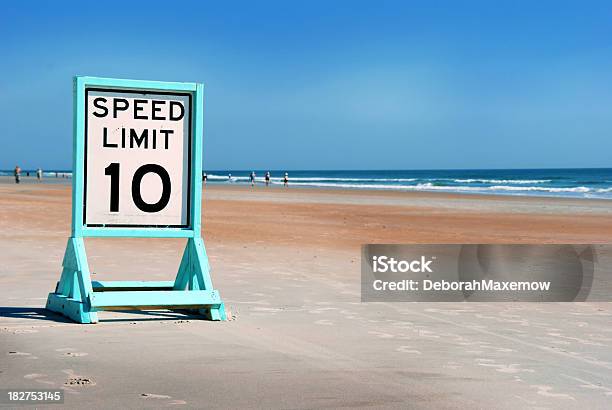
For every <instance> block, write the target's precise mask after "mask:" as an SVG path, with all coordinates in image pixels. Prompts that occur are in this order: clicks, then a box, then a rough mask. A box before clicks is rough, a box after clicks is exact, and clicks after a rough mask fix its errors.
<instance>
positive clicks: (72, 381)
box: [62, 369, 96, 387]
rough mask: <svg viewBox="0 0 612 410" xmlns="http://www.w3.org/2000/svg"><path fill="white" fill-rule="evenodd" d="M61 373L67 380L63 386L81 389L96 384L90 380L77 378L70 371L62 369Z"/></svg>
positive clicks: (77, 376) (72, 371)
mask: <svg viewBox="0 0 612 410" xmlns="http://www.w3.org/2000/svg"><path fill="white" fill-rule="evenodd" d="M62 372H63V373H65V374H66V375H68V379H67V380H66V381H65V382H64V386H69V387H81V386H95V385H96V383H95V382H94V381H93V380H92V379H91V378H89V377H83V376H79V375H77V374H76V373H75V372H74V370H72V369H64V370H62Z"/></svg>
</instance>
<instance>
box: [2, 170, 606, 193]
mask: <svg viewBox="0 0 612 410" xmlns="http://www.w3.org/2000/svg"><path fill="white" fill-rule="evenodd" d="M27 171H29V172H30V175H31V176H34V175H35V173H34V171H33V170H27ZM254 171H255V173H256V175H257V176H256V181H257V183H258V184H263V183H264V175H265V172H266V170H254ZM55 172H59V173H60V178H61V174H63V173H65V174H67V176H69V175H70V171H66V170H45V172H44V175H45V177H46V178H55ZM206 172H207V174H208V183H210V184H249V183H250V182H249V174H250V173H251V171H250V170H210V171H209V170H207V171H206ZM270 172H271V174H272V179H271V182H272V184H273V185H282V183H283V181H282V177H283V174H284V173H285V170H270ZM287 172H288V173H289V184H290V185H291V186H294V187H315V188H336V189H379V190H392V191H441V192H459V193H472V194H497V195H524V196H561V197H573V198H603V199H612V168H583V169H500V170H414V171H410V170H406V171H397V170H392V171H366V170H363V171H297V170H293V171H292V170H288V171H287ZM25 173H26V170H24V171H23V172H22V175H23V176H25ZM230 173H231V174H232V179H231V180H229V179H228V174H230ZM0 175H4V176H12V175H13V172H12V170H4V171H0Z"/></svg>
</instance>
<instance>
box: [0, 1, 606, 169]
mask: <svg viewBox="0 0 612 410" xmlns="http://www.w3.org/2000/svg"><path fill="white" fill-rule="evenodd" d="M0 39H1V42H0V60H1V63H0V112H1V114H0V118H1V119H2V121H1V122H0V142H1V144H0V145H1V149H0V169H11V168H12V167H14V166H15V164H17V163H19V164H20V165H21V166H22V167H23V168H32V167H38V166H42V167H45V168H47V169H50V168H64V169H68V168H70V166H71V159H70V158H71V155H72V153H71V150H72V146H71V138H72V135H71V133H72V125H71V121H72V100H71V93H72V83H71V81H72V76H74V75H77V74H79V75H93V76H106V77H120V78H135V79H153V80H170V81H198V82H204V83H205V86H206V97H205V98H206V108H205V136H204V138H205V142H204V148H205V149H204V161H205V168H207V169H227V168H231V169H418V168H530V167H537V168H543V167H610V166H612V3H611V2H609V1H608V2H606V1H602V2H582V1H573V2H565V1H507V2H506V1H423V2H410V1H406V2H388V1H383V2H380V1H371V2H356V1H347V2H340V1H323V2H316V1H304V2H263V1H255V2H244V3H242V2H193V3H191V2H180V1H177V2H170V1H163V2H156V1H146V2H132V1H126V0H123V1H120V2H106V1H104V2H73V3H72V2H62V1H58V2H42V1H41V2H29V1H19V2H17V1H14V2H11V4H8V3H7V2H3V3H2V5H0Z"/></svg>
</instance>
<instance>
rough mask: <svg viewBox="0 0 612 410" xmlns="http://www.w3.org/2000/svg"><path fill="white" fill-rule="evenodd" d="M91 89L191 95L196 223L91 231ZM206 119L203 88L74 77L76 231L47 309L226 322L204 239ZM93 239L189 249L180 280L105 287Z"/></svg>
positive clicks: (84, 318)
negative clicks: (168, 312)
mask: <svg viewBox="0 0 612 410" xmlns="http://www.w3.org/2000/svg"><path fill="white" fill-rule="evenodd" d="M88 87H96V88H107V89H109V90H113V89H115V90H122V89H128V90H143V91H157V92H159V91H168V92H187V93H191V95H192V107H191V109H192V115H191V121H192V128H191V129H192V133H193V135H192V139H191V144H192V146H191V153H192V154H191V173H190V175H191V176H190V177H191V181H190V200H191V203H190V205H189V206H190V221H189V225H188V226H187V227H186V228H115V227H88V226H86V225H84V224H83V202H84V199H83V187H84V182H85V181H84V175H85V173H84V171H85V170H84V169H83V166H84V155H85V131H86V130H85V90H86V88H88ZM203 117H204V87H203V85H202V84H198V83H177V82H160V81H141V80H122V79H114V78H99V77H80V76H77V77H74V88H73V163H72V172H73V173H72V231H71V237H70V238H69V239H68V244H67V246H66V252H65V254H64V260H63V263H62V266H63V270H62V274H61V277H60V280H59V282H58V283H57V286H56V289H55V292H53V293H50V294H49V297H48V299H47V309H49V310H52V311H54V312H58V313H61V314H63V315H65V316H67V317H69V318H71V319H73V320H74V321H76V322H79V323H96V322H98V316H97V312H98V311H101V310H113V309H115V310H117V309H130V310H141V309H168V308H170V309H172V308H181V309H189V310H195V311H198V312H199V313H201V314H203V315H204V316H206V317H208V318H209V319H211V320H226V314H225V306H224V304H223V302H222V301H221V297H220V296H219V292H218V291H216V290H214V289H213V286H212V281H211V278H210V265H209V263H208V257H207V255H206V248H205V246H204V240H203V239H202V236H201V229H202V224H201V220H202V177H201V176H202V135H203V130H204V126H203ZM87 237H110V238H117V237H132V238H187V244H186V246H185V251H184V253H183V257H182V259H181V263H180V266H179V268H178V273H177V275H176V278H175V280H174V281H163V282H141V281H136V282H134V281H127V282H123V281H121V282H115V281H114V282H100V281H92V280H91V275H90V272H89V265H88V263H87V255H86V252H85V244H84V240H83V238H87Z"/></svg>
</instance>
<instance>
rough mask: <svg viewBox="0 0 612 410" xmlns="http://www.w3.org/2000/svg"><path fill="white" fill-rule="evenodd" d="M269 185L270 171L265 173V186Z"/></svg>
mask: <svg viewBox="0 0 612 410" xmlns="http://www.w3.org/2000/svg"><path fill="white" fill-rule="evenodd" d="M268 185H270V171H268V172H266V186H268Z"/></svg>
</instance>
